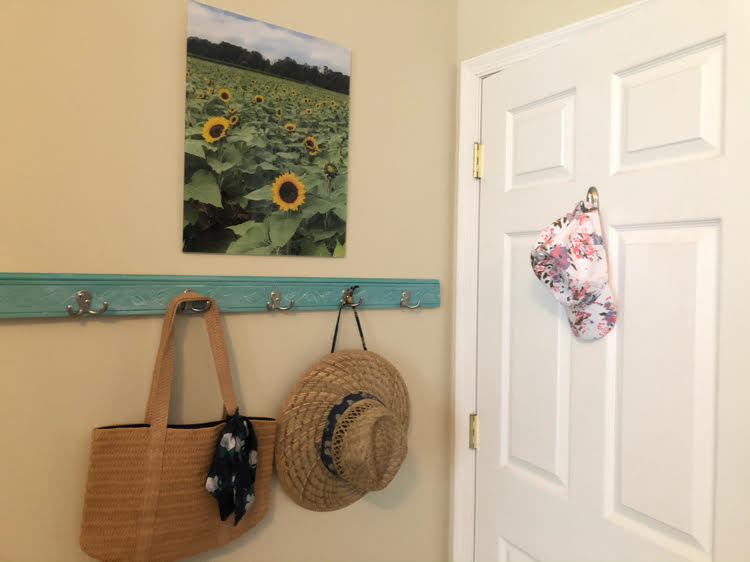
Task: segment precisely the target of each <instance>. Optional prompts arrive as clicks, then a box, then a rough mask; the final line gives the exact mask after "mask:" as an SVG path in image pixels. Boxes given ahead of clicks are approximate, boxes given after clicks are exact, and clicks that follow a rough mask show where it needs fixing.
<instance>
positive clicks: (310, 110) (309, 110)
mask: <svg viewBox="0 0 750 562" xmlns="http://www.w3.org/2000/svg"><path fill="white" fill-rule="evenodd" d="M305 114H306V115H312V109H310V108H309V107H308V108H307V109H306V110H305Z"/></svg>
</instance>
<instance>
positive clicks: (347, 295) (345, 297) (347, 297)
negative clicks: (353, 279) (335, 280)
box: [339, 285, 362, 308]
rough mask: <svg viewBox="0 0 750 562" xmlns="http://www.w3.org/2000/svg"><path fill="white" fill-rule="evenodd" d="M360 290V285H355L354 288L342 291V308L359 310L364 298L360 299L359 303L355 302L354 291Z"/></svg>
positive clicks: (340, 302) (340, 303)
mask: <svg viewBox="0 0 750 562" xmlns="http://www.w3.org/2000/svg"><path fill="white" fill-rule="evenodd" d="M357 289H359V285H354V287H348V288H346V289H344V290H343V291H341V300H340V301H339V305H340V306H350V307H352V308H357V307H358V306H359V305H361V304H362V297H359V301H358V302H356V303H355V302H354V297H353V295H354V291H356V290H357Z"/></svg>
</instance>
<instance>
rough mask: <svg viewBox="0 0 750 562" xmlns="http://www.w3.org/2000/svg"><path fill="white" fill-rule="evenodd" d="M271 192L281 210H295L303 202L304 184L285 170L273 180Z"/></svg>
mask: <svg viewBox="0 0 750 562" xmlns="http://www.w3.org/2000/svg"><path fill="white" fill-rule="evenodd" d="M271 194H272V195H273V202H274V203H276V204H277V205H278V206H279V208H280V209H281V210H282V211H296V210H297V209H299V207H300V205H302V203H304V202H305V184H304V183H302V182H301V181H300V180H299V178H297V176H295V175H294V174H293V173H292V172H287V173H285V174H281V175H280V176H279V177H277V178H276V179H275V180H273V184H271Z"/></svg>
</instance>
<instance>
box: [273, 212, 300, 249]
mask: <svg viewBox="0 0 750 562" xmlns="http://www.w3.org/2000/svg"><path fill="white" fill-rule="evenodd" d="M300 222H302V214H301V213H294V214H290V213H287V212H283V213H274V214H272V215H271V216H270V217H268V230H269V234H270V235H271V245H272V246H276V247H281V246H283V245H284V244H286V243H287V242H289V240H290V239H291V238H292V236H294V233H295V232H297V228H298V227H299V224H300Z"/></svg>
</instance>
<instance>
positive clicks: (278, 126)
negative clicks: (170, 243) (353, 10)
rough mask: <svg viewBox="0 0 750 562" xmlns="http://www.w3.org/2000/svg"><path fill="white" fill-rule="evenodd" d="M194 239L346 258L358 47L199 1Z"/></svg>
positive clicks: (192, 104) (192, 162)
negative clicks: (352, 84) (354, 50)
mask: <svg viewBox="0 0 750 562" xmlns="http://www.w3.org/2000/svg"><path fill="white" fill-rule="evenodd" d="M187 36H188V39H187V82H186V88H185V100H186V101H185V198H184V199H185V201H184V215H183V250H184V251H185V252H214V253H227V254H248V255H298V256H329V257H330V256H333V257H343V256H344V254H345V248H346V198H347V169H348V156H349V153H348V152H349V149H348V144H349V74H350V58H351V56H350V52H349V49H347V48H346V47H342V46H340V45H337V44H335V43H331V42H330V41H325V40H323V39H318V38H315V37H312V36H310V35H305V34H303V33H298V32H296V31H292V30H289V29H285V28H282V27H278V26H276V25H272V24H270V23H266V22H262V21H259V20H255V19H252V18H249V17H246V16H241V15H238V14H234V13H231V12H227V11H224V10H220V9H218V8H214V7H212V6H207V5H205V4H199V3H198V2H193V1H192V0H191V1H189V2H188V33H187Z"/></svg>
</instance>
